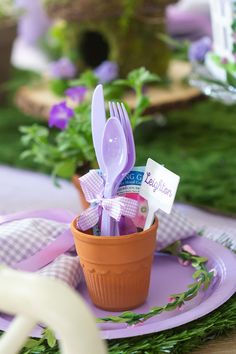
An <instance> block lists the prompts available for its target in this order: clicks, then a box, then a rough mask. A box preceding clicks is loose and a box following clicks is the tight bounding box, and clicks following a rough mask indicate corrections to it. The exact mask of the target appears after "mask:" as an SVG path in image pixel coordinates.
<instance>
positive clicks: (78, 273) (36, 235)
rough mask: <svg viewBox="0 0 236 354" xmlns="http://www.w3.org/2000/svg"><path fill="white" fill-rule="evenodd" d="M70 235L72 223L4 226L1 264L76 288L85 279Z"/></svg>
mask: <svg viewBox="0 0 236 354" xmlns="http://www.w3.org/2000/svg"><path fill="white" fill-rule="evenodd" d="M26 215H27V214H26ZM39 215H40V213H39ZM67 233H68V234H67ZM69 233H70V232H69V223H65V222H58V221H55V220H50V219H45V218H23V219H20V220H14V221H9V222H4V223H1V224H0V264H3V265H7V266H10V267H13V268H16V269H21V270H30V271H32V270H33V271H37V272H38V273H40V274H42V275H44V276H48V277H51V278H57V279H60V280H62V281H64V282H66V283H67V284H68V285H70V286H71V287H77V285H78V284H79V282H80V281H81V279H82V269H81V266H80V263H79V258H78V256H77V255H76V253H75V249H74V245H73V239H72V236H71V235H70V234H69ZM70 237H71V239H69V238H70ZM67 238H68V240H69V241H68V240H66V244H65V242H64V241H65V239H67ZM63 239H64V241H63ZM68 247H69V249H68ZM63 250H66V252H65V253H64V252H63ZM42 265H43V266H42Z"/></svg>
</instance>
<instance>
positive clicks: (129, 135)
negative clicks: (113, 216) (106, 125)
mask: <svg viewBox="0 0 236 354" xmlns="http://www.w3.org/2000/svg"><path fill="white" fill-rule="evenodd" d="M109 110H110V115H111V116H115V117H117V118H118V119H119V121H120V123H121V125H122V127H123V130H124V133H125V137H126V141H127V146H128V158H127V164H126V166H125V170H124V172H123V174H122V175H119V176H118V178H117V180H116V183H115V185H114V190H113V195H115V194H116V193H117V191H118V188H119V185H120V183H121V182H122V180H123V179H124V178H125V176H126V175H127V174H128V173H129V172H130V171H131V170H132V168H133V167H134V165H135V160H136V153H135V144H134V136H133V130H132V127H131V124H130V119H129V116H128V113H127V111H126V109H125V106H124V104H123V103H121V104H120V103H114V102H109ZM122 221H123V223H124V218H122V219H121V223H122ZM112 228H114V231H113V232H114V234H115V235H119V234H120V232H119V224H118V223H117V222H116V221H115V220H114V221H113V220H112ZM133 232H136V228H130V229H129V230H128V233H133Z"/></svg>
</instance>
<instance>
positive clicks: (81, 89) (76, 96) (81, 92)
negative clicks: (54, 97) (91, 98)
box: [65, 86, 88, 103]
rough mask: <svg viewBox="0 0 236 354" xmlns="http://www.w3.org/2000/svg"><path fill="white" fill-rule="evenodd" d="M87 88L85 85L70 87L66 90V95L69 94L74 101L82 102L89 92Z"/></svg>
mask: <svg viewBox="0 0 236 354" xmlns="http://www.w3.org/2000/svg"><path fill="white" fill-rule="evenodd" d="M87 91H88V90H87V88H86V87H85V86H76V87H70V88H68V89H67V90H66V91H65V94H66V96H68V97H69V98H70V99H71V100H72V101H74V102H76V103H80V102H82V101H83V100H84V97H85V95H86V93H87Z"/></svg>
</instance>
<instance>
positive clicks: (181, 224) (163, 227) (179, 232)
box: [156, 208, 197, 251]
mask: <svg viewBox="0 0 236 354" xmlns="http://www.w3.org/2000/svg"><path fill="white" fill-rule="evenodd" d="M156 215H157V217H158V221H159V224H158V230H157V250H158V251H159V250H161V249H163V248H166V247H167V246H169V245H171V244H172V243H174V242H175V241H177V240H183V239H185V238H187V237H190V236H194V235H196V231H197V230H196V227H195V226H194V224H193V223H191V221H190V220H189V219H188V218H186V217H185V216H184V215H183V214H182V213H180V212H179V211H178V210H177V209H176V208H172V211H171V213H170V214H166V213H164V212H163V211H162V210H158V212H157V213H156Z"/></svg>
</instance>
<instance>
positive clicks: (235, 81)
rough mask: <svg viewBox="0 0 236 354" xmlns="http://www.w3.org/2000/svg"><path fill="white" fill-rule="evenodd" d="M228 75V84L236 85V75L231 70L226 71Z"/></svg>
mask: <svg viewBox="0 0 236 354" xmlns="http://www.w3.org/2000/svg"><path fill="white" fill-rule="evenodd" d="M226 75H227V82H228V84H229V85H231V86H233V87H236V77H234V76H233V75H232V74H231V73H230V72H229V71H227V72H226Z"/></svg>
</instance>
